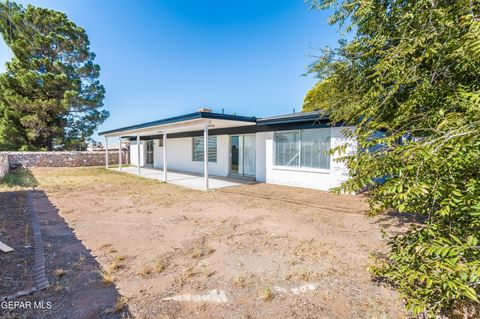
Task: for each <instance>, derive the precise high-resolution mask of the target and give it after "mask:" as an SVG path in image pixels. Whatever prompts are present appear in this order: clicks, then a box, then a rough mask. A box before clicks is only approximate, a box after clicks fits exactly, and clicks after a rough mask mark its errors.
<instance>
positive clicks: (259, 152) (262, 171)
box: [255, 132, 272, 182]
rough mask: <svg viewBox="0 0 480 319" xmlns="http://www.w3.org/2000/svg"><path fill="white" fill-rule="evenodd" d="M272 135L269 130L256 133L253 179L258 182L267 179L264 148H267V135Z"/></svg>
mask: <svg viewBox="0 0 480 319" xmlns="http://www.w3.org/2000/svg"><path fill="white" fill-rule="evenodd" d="M270 135H272V133H271V132H267V133H265V132H262V133H257V134H256V143H255V147H256V154H255V160H256V163H255V164H256V167H255V179H256V180H257V181H258V182H266V180H267V166H266V163H267V162H266V156H267V153H266V150H267V148H266V147H267V145H266V143H267V137H268V136H270Z"/></svg>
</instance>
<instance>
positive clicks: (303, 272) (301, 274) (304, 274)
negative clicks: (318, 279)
mask: <svg viewBox="0 0 480 319" xmlns="http://www.w3.org/2000/svg"><path fill="white" fill-rule="evenodd" d="M295 274H296V275H297V277H298V278H300V279H301V280H303V281H309V280H310V279H311V278H312V272H311V271H310V270H308V269H304V268H300V269H296V270H295Z"/></svg>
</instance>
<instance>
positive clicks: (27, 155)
mask: <svg viewBox="0 0 480 319" xmlns="http://www.w3.org/2000/svg"><path fill="white" fill-rule="evenodd" d="M0 154H6V155H7V157H8V162H9V163H10V165H19V164H20V165H22V166H25V167H78V166H103V165H105V152H101V151H100V152H2V153H0ZM128 155H129V154H128V151H127V150H125V151H123V152H122V163H123V164H128V163H129V158H128ZM108 162H109V164H110V165H115V164H118V151H113V150H111V151H109V153H108Z"/></svg>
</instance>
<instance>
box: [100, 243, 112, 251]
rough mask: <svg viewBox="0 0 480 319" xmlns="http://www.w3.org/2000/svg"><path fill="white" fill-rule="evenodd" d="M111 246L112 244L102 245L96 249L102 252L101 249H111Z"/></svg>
mask: <svg viewBox="0 0 480 319" xmlns="http://www.w3.org/2000/svg"><path fill="white" fill-rule="evenodd" d="M111 246H112V244H103V245H102V246H100V247H99V248H98V249H100V250H102V249H105V248H108V247H111Z"/></svg>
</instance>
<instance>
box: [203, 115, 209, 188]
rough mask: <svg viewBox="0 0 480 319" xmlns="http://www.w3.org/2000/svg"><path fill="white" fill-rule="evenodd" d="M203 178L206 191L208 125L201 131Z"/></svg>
mask: <svg viewBox="0 0 480 319" xmlns="http://www.w3.org/2000/svg"><path fill="white" fill-rule="evenodd" d="M203 176H204V178H205V190H206V191H208V123H207V124H205V128H204V129H203Z"/></svg>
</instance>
